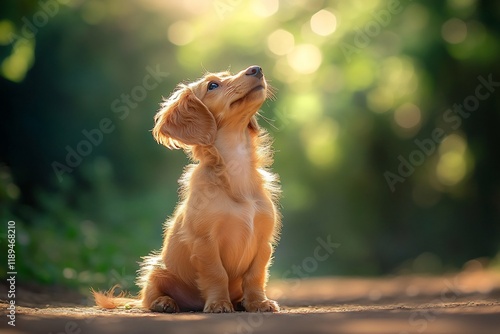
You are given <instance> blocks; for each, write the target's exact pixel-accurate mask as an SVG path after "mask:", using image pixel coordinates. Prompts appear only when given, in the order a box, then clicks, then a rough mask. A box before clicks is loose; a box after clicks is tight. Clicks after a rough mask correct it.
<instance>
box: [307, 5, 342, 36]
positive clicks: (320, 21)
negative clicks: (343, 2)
mask: <svg viewBox="0 0 500 334" xmlns="http://www.w3.org/2000/svg"><path fill="white" fill-rule="evenodd" d="M336 29H337V17H336V16H335V14H333V13H332V12H330V11H328V10H326V9H322V10H320V11H319V12H317V13H316V14H314V15H313V16H312V17H311V30H312V31H314V32H315V33H316V34H318V35H321V36H328V35H330V34H332V33H333V32H334V31H335V30H336Z"/></svg>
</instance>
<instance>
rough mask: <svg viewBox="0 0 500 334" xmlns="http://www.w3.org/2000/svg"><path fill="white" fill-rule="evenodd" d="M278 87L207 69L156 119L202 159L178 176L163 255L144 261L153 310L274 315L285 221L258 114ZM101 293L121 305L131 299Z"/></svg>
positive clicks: (171, 140)
mask: <svg viewBox="0 0 500 334" xmlns="http://www.w3.org/2000/svg"><path fill="white" fill-rule="evenodd" d="M271 95H272V93H271V91H270V89H269V87H268V85H267V83H266V80H265V78H264V75H263V73H262V69H261V68H260V67H258V66H251V67H249V68H247V69H246V70H243V71H241V72H239V73H237V74H235V75H231V74H230V73H228V72H222V73H215V74H212V73H209V74H207V75H205V76H204V77H203V78H201V79H200V80H198V81H196V82H193V83H191V84H188V85H184V84H180V85H179V86H178V88H177V90H176V91H175V92H174V93H173V94H172V95H171V96H170V98H169V99H168V100H166V101H165V102H164V103H163V104H162V107H161V109H160V110H159V111H158V113H157V114H156V116H155V126H154V128H153V136H154V137H155V139H156V140H157V141H158V142H159V143H161V144H163V145H165V146H167V147H168V148H183V149H184V150H185V151H186V152H187V153H188V154H189V155H190V157H191V158H192V159H193V160H194V161H195V162H196V163H195V164H192V165H190V166H188V167H187V168H186V170H185V172H184V175H183V176H182V177H181V179H180V184H181V191H180V202H179V204H178V206H177V208H176V210H175V213H174V216H173V217H172V218H171V219H169V220H168V221H167V222H166V227H165V236H164V243H163V248H162V250H161V253H160V254H152V255H150V256H148V257H146V258H145V259H144V264H143V267H142V269H141V270H140V277H139V280H138V283H139V285H140V286H141V288H142V290H141V293H140V296H139V299H140V302H141V303H142V306H143V307H145V308H148V309H150V310H151V311H155V312H179V311H198V310H203V311H204V312H215V313H219V312H233V311H234V309H235V307H236V306H237V305H238V306H239V305H241V306H243V307H244V309H245V310H246V311H249V312H275V311H279V306H278V304H277V303H276V302H275V301H272V300H269V299H268V298H267V296H266V292H265V287H266V282H267V278H268V267H269V264H270V259H271V254H272V252H273V245H274V243H275V242H276V240H277V237H278V233H279V227H280V214H279V212H278V210H277V208H276V201H277V198H278V195H279V186H278V183H277V177H276V175H275V174H272V173H271V172H270V171H269V170H268V168H269V167H270V165H271V163H272V152H271V148H270V142H269V139H268V136H267V134H266V132H265V131H264V130H262V129H260V128H259V126H258V124H257V121H256V118H255V114H256V113H257V111H258V110H259V107H260V106H261V105H262V103H263V102H264V101H265V99H266V98H267V97H268V96H271ZM112 295H113V293H112V291H110V292H108V293H107V294H102V293H98V292H94V297H95V300H96V303H97V304H98V305H99V306H101V307H104V308H114V307H118V306H123V305H125V304H127V303H132V304H134V303H133V299H128V298H121V297H113V296H112Z"/></svg>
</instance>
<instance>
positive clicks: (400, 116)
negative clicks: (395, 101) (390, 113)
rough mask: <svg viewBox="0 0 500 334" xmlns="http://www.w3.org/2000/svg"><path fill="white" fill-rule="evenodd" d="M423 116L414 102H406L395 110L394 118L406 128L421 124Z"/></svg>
mask: <svg viewBox="0 0 500 334" xmlns="http://www.w3.org/2000/svg"><path fill="white" fill-rule="evenodd" d="M421 118H422V115H421V112H420V109H419V108H418V107H417V106H416V105H414V104H412V103H405V104H403V105H401V106H400V107H399V108H397V109H396V110H395V111H394V120H395V121H396V123H397V124H398V125H399V126H400V127H402V128H405V129H410V128H413V127H415V126H417V125H419V124H420V120H421Z"/></svg>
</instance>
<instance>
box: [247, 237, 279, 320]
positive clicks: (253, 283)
mask: <svg viewBox="0 0 500 334" xmlns="http://www.w3.org/2000/svg"><path fill="white" fill-rule="evenodd" d="M271 253H272V246H271V244H269V243H268V242H263V243H262V245H260V246H259V248H258V253H257V255H256V257H255V259H254V260H253V262H252V265H251V266H250V268H249V269H248V271H247V273H246V274H245V277H244V278H243V300H242V305H243V307H244V308H245V310H246V311H247V312H278V311H279V310H280V308H279V306H278V303H276V302H275V301H274V300H270V299H267V296H266V292H265V287H266V283H267V267H268V265H269V260H270V258H271Z"/></svg>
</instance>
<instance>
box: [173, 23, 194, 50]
mask: <svg viewBox="0 0 500 334" xmlns="http://www.w3.org/2000/svg"><path fill="white" fill-rule="evenodd" d="M193 38H194V32H193V28H192V27H191V24H189V22H186V21H177V22H175V23H173V24H172V25H171V26H170V27H168V40H169V41H170V42H171V43H172V44H175V45H186V44H188V43H190V42H191V41H192V40H193Z"/></svg>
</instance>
